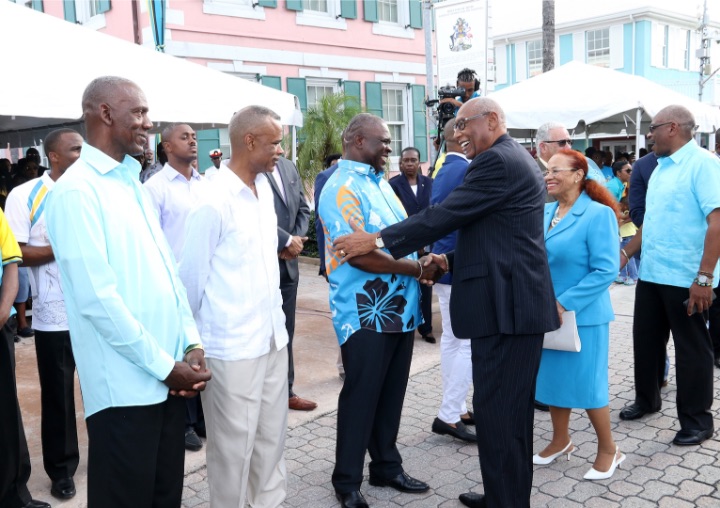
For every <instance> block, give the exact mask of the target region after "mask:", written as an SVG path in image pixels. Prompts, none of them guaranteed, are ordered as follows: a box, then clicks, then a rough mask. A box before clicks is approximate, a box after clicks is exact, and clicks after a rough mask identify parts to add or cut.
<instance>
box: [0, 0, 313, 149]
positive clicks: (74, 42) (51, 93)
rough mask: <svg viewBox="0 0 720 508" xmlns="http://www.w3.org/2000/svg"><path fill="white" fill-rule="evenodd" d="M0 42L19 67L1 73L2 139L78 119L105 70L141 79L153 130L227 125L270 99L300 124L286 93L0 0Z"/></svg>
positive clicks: (31, 135)
mask: <svg viewBox="0 0 720 508" xmlns="http://www.w3.org/2000/svg"><path fill="white" fill-rule="evenodd" d="M0 47H1V48H3V52H2V53H3V57H2V63H3V66H4V68H5V69H14V70H16V71H18V72H20V71H21V70H22V73H21V74H18V76H17V77H14V78H13V77H8V76H5V78H4V79H2V81H0V146H5V145H6V143H10V144H11V145H12V146H27V145H30V144H33V141H34V140H37V139H41V138H42V137H43V135H44V134H45V133H46V132H47V131H48V130H50V129H51V128H53V127H54V126H58V125H62V124H71V123H77V122H78V120H79V119H80V117H81V115H82V111H81V107H80V102H81V98H82V93H83V91H84V90H85V87H86V86H87V84H88V83H90V81H92V80H93V79H95V78H97V77H99V76H105V75H114V76H121V77H124V78H127V79H130V80H132V81H134V82H135V83H137V84H138V85H139V86H140V88H141V89H142V90H143V91H144V92H145V95H146V96H147V99H148V104H149V105H150V118H151V120H152V121H153V123H154V124H155V129H156V130H157V129H158V128H159V123H172V122H183V123H188V124H191V125H193V126H195V127H196V128H212V127H221V126H225V125H227V124H228V122H229V121H230V118H231V116H232V114H233V113H234V112H235V111H237V110H239V109H241V108H243V107H245V106H249V105H251V104H260V105H263V106H267V107H269V108H270V109H272V110H273V111H275V112H276V113H277V114H278V115H280V116H281V117H282V122H283V123H284V124H286V125H295V126H301V125H302V113H301V112H300V110H299V108H298V107H297V105H296V104H297V101H296V98H295V96H294V95H292V94H288V93H285V92H281V91H278V90H274V89H272V88H269V87H265V86H262V85H260V84H258V83H252V82H250V81H247V80H244V79H241V78H238V77H235V76H231V75H229V74H224V73H222V72H220V71H216V70H213V69H209V68H207V67H203V66H202V65H197V64H195V63H193V62H190V61H187V60H183V59H181V58H176V57H173V56H170V55H165V54H163V53H159V52H157V51H154V50H153V49H151V48H148V47H143V46H138V45H136V44H132V43H130V42H127V41H124V40H122V39H119V38H116V37H112V36H109V35H106V34H103V33H100V32H96V31H94V30H90V29H87V28H84V27H81V26H78V25H74V24H72V23H68V22H67V21H64V20H61V19H58V18H55V17H53V16H49V15H47V14H42V13H39V12H36V11H34V10H32V9H28V8H26V7H22V6H19V5H16V4H15V3H13V2H7V1H2V0H0ZM28 65H32V67H33V72H28V70H27V68H28Z"/></svg>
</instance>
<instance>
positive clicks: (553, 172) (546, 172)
mask: <svg viewBox="0 0 720 508" xmlns="http://www.w3.org/2000/svg"><path fill="white" fill-rule="evenodd" d="M578 169H580V168H552V169H551V170H548V171H543V176H548V174H550V175H552V176H557V175H558V174H559V173H561V172H562V171H577V170H578Z"/></svg>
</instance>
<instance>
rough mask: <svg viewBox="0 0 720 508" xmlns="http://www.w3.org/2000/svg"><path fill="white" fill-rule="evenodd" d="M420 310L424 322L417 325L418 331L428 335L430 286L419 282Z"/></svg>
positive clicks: (430, 304)
mask: <svg viewBox="0 0 720 508" xmlns="http://www.w3.org/2000/svg"><path fill="white" fill-rule="evenodd" d="M420 310H421V311H422V316H423V320H424V321H425V322H424V323H423V324H421V325H420V326H418V332H419V333H420V335H429V334H431V333H432V286H426V285H425V284H420Z"/></svg>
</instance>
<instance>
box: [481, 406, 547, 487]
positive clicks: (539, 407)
mask: <svg viewBox="0 0 720 508" xmlns="http://www.w3.org/2000/svg"><path fill="white" fill-rule="evenodd" d="M533 405H534V406H535V409H537V410H538V411H550V406H548V405H547V404H543V403H542V402H540V401H537V400H536V401H535V402H534V403H533ZM470 494H472V492H471V493H470Z"/></svg>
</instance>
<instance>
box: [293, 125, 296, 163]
mask: <svg viewBox="0 0 720 508" xmlns="http://www.w3.org/2000/svg"><path fill="white" fill-rule="evenodd" d="M292 162H293V164H295V165H296V166H297V127H295V126H294V125H293V126H292Z"/></svg>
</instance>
